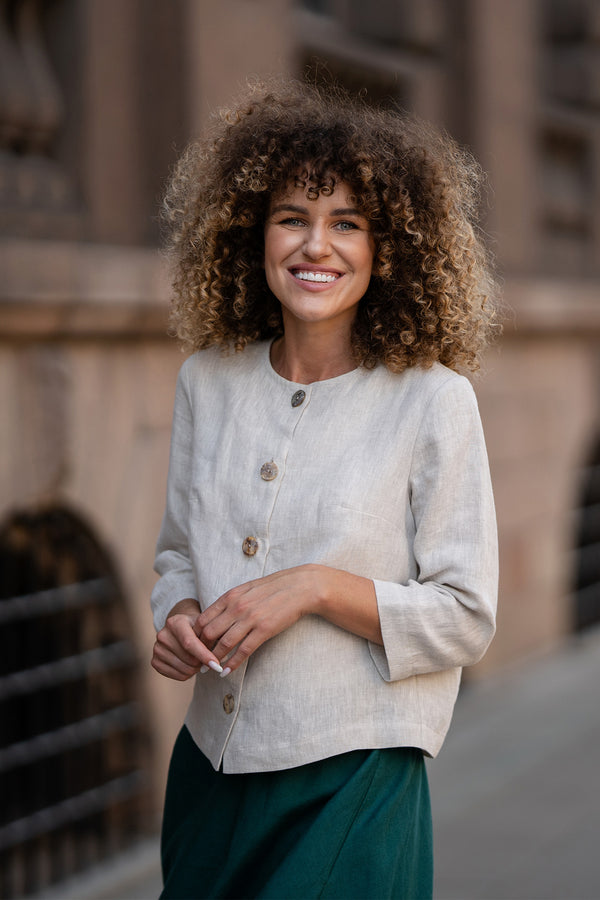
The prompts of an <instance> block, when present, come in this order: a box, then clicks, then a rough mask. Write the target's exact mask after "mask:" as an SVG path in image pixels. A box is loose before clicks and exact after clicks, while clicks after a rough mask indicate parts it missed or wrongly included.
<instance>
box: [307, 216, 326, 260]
mask: <svg viewBox="0 0 600 900" xmlns="http://www.w3.org/2000/svg"><path fill="white" fill-rule="evenodd" d="M302 249H303V251H304V255H305V256H307V257H308V258H309V259H315V260H316V259H323V257H324V256H329V254H330V252H331V250H330V245H329V235H328V233H327V228H326V227H325V225H324V224H321V223H320V222H316V223H314V224H312V225H311V226H310V227H309V228H307V230H306V234H305V238H304V246H303V248H302Z"/></svg>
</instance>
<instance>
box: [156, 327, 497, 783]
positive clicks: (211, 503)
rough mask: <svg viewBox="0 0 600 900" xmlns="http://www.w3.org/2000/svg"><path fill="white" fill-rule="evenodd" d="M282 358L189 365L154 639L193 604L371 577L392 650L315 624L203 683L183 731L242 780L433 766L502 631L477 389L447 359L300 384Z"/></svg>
mask: <svg viewBox="0 0 600 900" xmlns="http://www.w3.org/2000/svg"><path fill="white" fill-rule="evenodd" d="M269 351H270V345H269V343H268V342H259V343H256V344H252V345H250V346H248V347H247V348H246V349H245V350H244V351H243V352H242V353H234V352H231V353H230V354H229V355H225V356H224V355H223V354H222V353H221V352H220V351H218V350H216V349H209V350H204V351H201V352H199V353H196V354H194V355H193V356H191V357H190V358H189V359H188V360H186V362H185V363H184V365H183V366H182V368H181V371H180V374H179V378H178V381H177V388H176V397H175V405H174V414H173V431H172V443H171V457H170V463H169V475H168V484H167V502H166V509H165V515H164V519H163V523H162V527H161V531H160V535H159V539H158V544H157V555H156V561H155V568H156V571H157V573H158V574H159V576H160V578H159V580H158V582H157V584H156V586H155V589H154V591H153V594H152V606H153V611H154V622H155V626H156V629H157V631H158V630H160V629H161V628H162V627H163V626H164V623H165V621H166V617H167V615H168V613H169V611H170V610H171V609H172V608H173V606H174V605H175V604H176V603H177V602H178V601H180V600H182V599H184V598H187V597H192V598H195V599H197V600H198V601H199V603H200V606H201V608H202V609H205V608H206V607H207V606H208V605H210V604H211V603H213V602H215V601H216V600H217V599H218V598H219V597H220V596H221V595H222V594H223V593H224V592H225V591H227V590H228V589H229V588H232V587H234V586H236V585H239V584H242V583H245V582H247V581H250V580H253V579H255V578H260V577H261V576H263V575H268V574H270V573H272V572H276V571H278V570H281V569H286V568H289V567H292V566H296V565H301V564H303V563H320V564H324V565H328V566H332V567H335V568H340V569H345V570H347V571H349V572H352V573H355V574H357V575H362V576H365V577H367V578H371V579H373V581H374V585H375V591H376V595H377V604H378V610H379V616H380V620H381V630H382V635H383V642H384V643H383V646H379V645H377V644H374V643H371V642H369V641H367V640H365V639H364V638H362V637H358V636H357V635H354V634H351V633H350V632H347V631H345V630H343V629H342V628H339V627H337V626H335V625H333V624H331V623H329V622H327V621H326V620H325V619H323V618H321V617H319V616H316V615H309V616H305V617H303V618H302V619H300V621H298V622H297V623H296V624H295V625H294V626H292V627H291V628H289V629H287V630H286V631H285V632H283V633H281V634H279V635H277V636H275V637H274V638H271V639H270V640H269V641H267V642H265V643H264V644H263V645H262V646H261V647H260V648H258V650H256V651H255V652H254V653H253V654H252V656H251V657H250V658H249V659H248V660H247V661H246V662H245V663H244V664H242V665H241V666H240V667H239V668H238V669H236V671H235V672H232V673H231V675H229V676H228V677H227V678H223V679H222V678H220V677H219V676H218V675H217V674H215V673H214V672H212V671H209V672H208V673H206V674H204V675H198V676H196V679H195V687H194V695H193V699H192V701H191V704H190V707H189V710H188V714H187V717H186V725H187V727H188V728H189V731H190V733H191V735H192V737H193V739H194V741H195V742H196V743H197V745H198V746H199V747H200V749H201V750H202V751H203V753H204V754H205V755H206V756H207V757H208V759H209V760H210V762H211V763H212V765H213V767H214V768H215V769H218V768H219V767H220V766H222V770H223V771H224V772H226V773H241V772H262V771H270V770H278V769H285V768H289V767H292V766H299V765H303V764H306V763H311V762H313V761H315V760H319V759H323V758H325V757H329V756H333V755H335V754H340V753H345V752H348V751H351V750H357V749H367V748H372V749H374V748H383V747H402V746H405V747H406V746H411V747H417V748H420V749H422V750H423V751H424V752H425V753H426V754H428V755H430V756H435V755H436V754H437V752H438V751H439V749H440V747H441V745H442V742H443V740H444V737H445V735H446V732H447V730H448V727H449V724H450V719H451V715H452V710H453V706H454V702H455V699H456V694H457V691H458V686H459V681H460V672H461V667H462V666H464V665H470V664H473V663H475V662H477V661H478V660H479V659H480V658H481V656H482V655H483V653H484V652H485V650H486V648H487V646H488V644H489V642H490V640H491V638H492V636H493V633H494V627H495V626H494V621H495V608H496V594H497V579H498V571H497V569H498V563H497V537H496V523H495V514H494V504H493V497H492V490H491V484H490V476H489V468H488V462H487V455H486V450H485V443H484V438H483V433H482V428H481V422H480V418H479V413H478V410H477V403H476V400H475V395H474V392H473V389H472V387H471V385H470V383H469V381H468V380H467V379H466V378H464V377H463V376H461V375H458V374H456V373H455V372H453V371H451V370H449V369H447V368H445V367H443V366H441V365H439V364H434V365H433V366H432V367H431V368H428V369H425V368H422V367H411V368H408V369H406V370H405V371H404V372H402V373H401V374H393V373H390V372H389V371H388V370H387V369H386V368H385V367H383V366H378V367H377V368H375V369H373V370H366V369H364V368H362V367H359V368H357V369H354V370H353V371H351V372H348V373H346V374H344V375H340V376H338V377H336V378H331V379H328V380H325V381H318V382H314V383H312V384H308V385H300V384H296V383H294V382H290V381H287V380H286V379H284V378H282V377H281V376H279V375H278V374H277V373H276V372H275V371H274V369H273V368H272V366H271V364H270V359H269ZM300 389H301V390H303V391H304V392H305V397H304V400H303V402H302V403H301V404H300V405H298V406H292V403H291V400H292V397H293V395H294V394H295V393H296V392H297V391H298V390H300ZM271 461H273V462H274V463H275V464H276V466H277V476H276V477H275V478H274V479H273V480H271V481H266V480H264V479H263V478H261V475H260V470H261V467H262V465H263V464H264V463H265V462H271ZM250 536H251V537H254V538H255V539H256V541H257V544H258V546H257V550H256V553H255V555H253V556H247V555H246V554H245V553H244V552H243V549H242V547H243V542H244V540H245V538H246V537H250ZM226 697H227V699H225V698H226ZM225 707H226V708H225Z"/></svg>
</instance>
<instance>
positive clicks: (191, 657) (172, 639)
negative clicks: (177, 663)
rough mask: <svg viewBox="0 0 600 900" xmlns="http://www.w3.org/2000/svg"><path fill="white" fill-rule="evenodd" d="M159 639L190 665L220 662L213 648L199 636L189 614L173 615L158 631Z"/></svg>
mask: <svg viewBox="0 0 600 900" xmlns="http://www.w3.org/2000/svg"><path fill="white" fill-rule="evenodd" d="M157 640H159V641H160V642H161V643H162V644H164V645H165V646H166V647H168V648H169V649H170V650H171V651H172V652H173V653H175V655H176V656H178V657H179V658H180V659H181V660H183V661H184V662H186V663H187V664H188V665H194V666H196V665H198V664H199V665H211V663H216V664H218V659H217V657H216V656H215V655H214V653H212V652H211V650H210V649H209V648H208V647H207V646H206V645H205V644H204V643H203V642H202V641H201V640H199V638H198V637H197V635H196V633H195V632H194V630H193V627H192V621H190V619H189V617H187V616H173V617H172V618H171V619H168V620H167V624H166V625H165V627H164V628H163V630H162V631H160V632H159V633H158V636H157Z"/></svg>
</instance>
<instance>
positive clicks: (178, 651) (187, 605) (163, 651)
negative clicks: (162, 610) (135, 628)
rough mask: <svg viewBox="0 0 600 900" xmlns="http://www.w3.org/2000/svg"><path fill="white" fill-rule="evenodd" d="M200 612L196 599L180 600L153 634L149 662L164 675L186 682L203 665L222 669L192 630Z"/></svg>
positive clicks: (218, 669)
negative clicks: (153, 639) (158, 629)
mask: <svg viewBox="0 0 600 900" xmlns="http://www.w3.org/2000/svg"><path fill="white" fill-rule="evenodd" d="M200 612H201V610H200V605H199V604H198V602H197V601H196V600H192V599H188V600H180V601H179V603H177V604H176V605H175V606H174V607H173V609H172V610H171V612H170V613H169V615H168V617H167V621H166V622H165V626H164V628H162V629H161V631H159V632H158V634H157V635H156V641H155V642H154V648H153V651H152V661H151V665H152V667H153V668H154V669H156V671H157V672H159V673H160V674H161V675H164V676H165V677H166V678H173V679H174V680H175V681H187V680H188V678H191V677H192V675H195V674H196V673H197V672H199V671H200V669H201V668H202V667H203V666H210V667H211V668H213V667H215V668H216V670H217V671H221V666H220V665H219V661H218V659H217V658H216V657H215V655H214V654H213V653H211V651H210V650H209V649H208V647H207V646H206V645H205V644H203V643H202V641H201V640H200V638H199V637H198V636H197V635H196V633H195V631H194V625H195V623H196V620H197V618H198V616H199V615H200Z"/></svg>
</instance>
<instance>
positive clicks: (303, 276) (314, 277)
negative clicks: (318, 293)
mask: <svg viewBox="0 0 600 900" xmlns="http://www.w3.org/2000/svg"><path fill="white" fill-rule="evenodd" d="M294 277H295V278H299V279H300V280H301V281H324V282H330V281H335V280H336V279H337V277H338V276H337V275H330V274H327V273H325V272H304V271H302V270H300V271H296V272H294Z"/></svg>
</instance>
